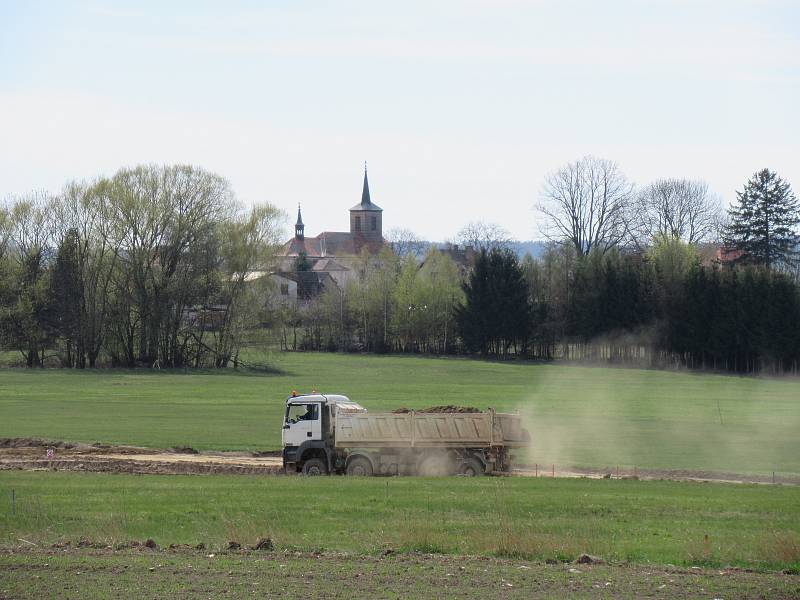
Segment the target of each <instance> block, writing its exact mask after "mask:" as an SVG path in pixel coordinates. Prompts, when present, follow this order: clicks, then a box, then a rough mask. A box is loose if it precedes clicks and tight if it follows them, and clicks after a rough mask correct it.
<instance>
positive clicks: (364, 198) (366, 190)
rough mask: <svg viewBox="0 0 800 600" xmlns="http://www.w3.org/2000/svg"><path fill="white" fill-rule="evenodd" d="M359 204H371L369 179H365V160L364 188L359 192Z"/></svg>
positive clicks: (365, 164) (365, 172) (365, 163)
mask: <svg viewBox="0 0 800 600" xmlns="http://www.w3.org/2000/svg"><path fill="white" fill-rule="evenodd" d="M361 204H362V205H369V204H372V200H370V199H369V181H368V180H367V161H364V189H363V191H362V192H361Z"/></svg>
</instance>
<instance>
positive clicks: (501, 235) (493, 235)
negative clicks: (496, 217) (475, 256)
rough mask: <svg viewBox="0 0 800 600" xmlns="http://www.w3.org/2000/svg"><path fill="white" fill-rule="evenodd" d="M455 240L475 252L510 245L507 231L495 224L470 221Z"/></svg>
mask: <svg viewBox="0 0 800 600" xmlns="http://www.w3.org/2000/svg"><path fill="white" fill-rule="evenodd" d="M456 239H457V241H458V243H459V244H463V245H465V246H472V247H473V248H474V249H475V250H476V251H479V252H480V251H481V250H486V251H487V252H489V251H490V250H491V249H492V248H504V247H505V246H507V245H508V244H509V243H511V236H510V234H509V233H508V231H507V230H506V229H505V228H503V227H502V226H500V225H498V224H497V223H485V222H484V221H472V222H470V223H467V224H466V225H464V227H462V228H461V231H459V232H458V235H457V236H456Z"/></svg>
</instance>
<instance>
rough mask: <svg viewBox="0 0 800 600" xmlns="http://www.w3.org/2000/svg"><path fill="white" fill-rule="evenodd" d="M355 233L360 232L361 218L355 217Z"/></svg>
mask: <svg viewBox="0 0 800 600" xmlns="http://www.w3.org/2000/svg"><path fill="white" fill-rule="evenodd" d="M356 231H361V217H356Z"/></svg>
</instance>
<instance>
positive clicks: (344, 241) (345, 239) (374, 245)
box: [280, 231, 385, 258]
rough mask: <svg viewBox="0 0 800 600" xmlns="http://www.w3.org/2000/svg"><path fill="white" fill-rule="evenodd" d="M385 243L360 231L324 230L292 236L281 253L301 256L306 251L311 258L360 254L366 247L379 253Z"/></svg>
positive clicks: (282, 254) (371, 251)
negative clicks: (312, 235) (307, 235)
mask: <svg viewBox="0 0 800 600" xmlns="http://www.w3.org/2000/svg"><path fill="white" fill-rule="evenodd" d="M384 245H385V242H384V241H383V240H380V241H367V240H366V239H365V238H364V236H363V235H362V234H360V233H350V232H347V231H323V232H322V233H320V234H319V235H318V236H317V237H313V238H309V237H307V238H305V239H302V240H301V239H298V238H296V237H295V238H292V239H291V240H289V241H288V242H286V243H285V244H284V245H283V248H282V251H281V253H280V255H281V256H299V255H300V253H305V255H306V256H308V257H309V258H324V257H330V256H358V255H359V254H361V250H362V249H364V248H366V249H367V250H368V251H369V252H370V253H371V254H378V253H379V252H380V251H381V248H383V246H384Z"/></svg>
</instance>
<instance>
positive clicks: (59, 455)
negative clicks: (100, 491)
mask: <svg viewBox="0 0 800 600" xmlns="http://www.w3.org/2000/svg"><path fill="white" fill-rule="evenodd" d="M9 469H13V470H26V471H34V470H38V471H41V470H47V471H83V472H108V473H138V474H164V475H182V474H240V475H282V474H284V470H283V463H282V459H281V455H280V452H279V451H265V452H206V451H203V452H198V451H196V450H194V449H192V448H171V449H155V448H143V447H138V446H112V445H107V444H81V443H71V442H64V441H57V440H42V439H38V438H2V439H0V470H9ZM507 475H510V476H519V477H586V478H606V479H620V478H622V479H625V478H627V479H631V478H636V479H642V480H673V481H709V482H727V483H776V484H784V485H800V476H793V475H786V474H780V475H772V474H769V475H767V474H742V473H720V472H713V471H692V470H659V469H641V468H633V469H631V468H621V467H617V466H605V467H595V468H584V467H580V468H579V467H571V466H570V467H565V466H560V465H554V464H552V463H551V464H546V463H542V464H538V465H534V464H520V465H518V466H517V467H516V468H515V469H513V471H512V472H511V473H508V474H507Z"/></svg>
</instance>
